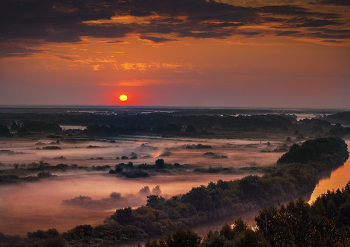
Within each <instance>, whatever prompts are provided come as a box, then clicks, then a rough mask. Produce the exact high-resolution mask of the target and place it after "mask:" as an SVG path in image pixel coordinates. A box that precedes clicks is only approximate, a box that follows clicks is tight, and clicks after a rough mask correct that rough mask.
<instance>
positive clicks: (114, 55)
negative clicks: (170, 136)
mask: <svg viewBox="0 0 350 247" xmlns="http://www.w3.org/2000/svg"><path fill="white" fill-rule="evenodd" d="M349 8H350V6H349V3H348V2H346V1H329V0H313V1H304V0H299V1H283V0H271V1H245V0H233V1H205V0H200V1H176V4H175V2H172V1H167V2H163V1H161V2H158V1H157V0H148V1H138V0H131V1H126V2H125V1H113V2H108V3H101V2H100V1H89V4H88V5H87V4H80V2H79V3H78V2H75V1H61V2H60V3H54V4H48V3H47V2H45V1H41V0H35V1H24V0H20V1H11V0H4V1H1V3H0V9H1V10H0V13H1V15H0V16H1V17H0V18H1V23H2V25H1V27H0V38H1V42H0V88H1V90H0V104H1V105H4V104H6V105H7V104H41V105H43V104H46V105H47V104H49V105H55V104H61V105H67V104H78V105H84V104H88V105H124V104H128V105H166V106H210V107H214V106H220V107H221V106H228V107H276V106H279V107H314V108H315V107H319V108H346V107H347V106H348V105H349V104H350V99H349V97H348V95H349V94H348V92H349V91H350V84H349V78H350V70H349V67H350V49H349V44H350V31H349V24H350V19H349V15H348V13H349V10H350V9H349ZM121 94H126V95H128V101H126V102H125V103H123V102H121V101H119V95H121Z"/></svg>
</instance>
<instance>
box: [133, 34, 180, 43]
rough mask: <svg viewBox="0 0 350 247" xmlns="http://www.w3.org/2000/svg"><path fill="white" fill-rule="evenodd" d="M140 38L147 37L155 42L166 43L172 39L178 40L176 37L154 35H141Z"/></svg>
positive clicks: (146, 38)
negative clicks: (168, 37)
mask: <svg viewBox="0 0 350 247" xmlns="http://www.w3.org/2000/svg"><path fill="white" fill-rule="evenodd" d="M140 39H145V40H149V41H152V42H154V43H165V42H170V41H177V40H176V39H167V38H160V37H152V36H147V35H141V36H140Z"/></svg>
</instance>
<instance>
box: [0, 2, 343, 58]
mask: <svg viewBox="0 0 350 247" xmlns="http://www.w3.org/2000/svg"><path fill="white" fill-rule="evenodd" d="M320 3H322V4H323V5H317V8H316V7H315V6H316V5H315V4H305V5H303V6H300V5H296V4H293V3H292V2H289V3H288V4H283V3H279V4H278V5H271V6H269V5H267V6H262V7H248V6H234V5H231V4H228V3H224V2H216V1H207V0H177V1H164V0H115V1H110V0H106V1H98V0H90V1H88V2H86V1H70V0H62V1H56V2H51V1H46V0H31V1H27V0H16V1H12V0H2V1H0V23H1V25H0V42H1V43H3V44H10V43H11V42H14V41H26V42H28V43H33V42H58V43H62V42H63V43H77V42H84V41H83V40H82V38H81V37H94V38H104V39H120V38H123V37H128V36H133V37H135V36H138V37H140V38H141V39H144V40H149V41H152V42H154V43H165V42H171V41H178V40H179V39H180V38H184V37H192V38H200V39H226V38H228V37H231V36H234V35H240V36H246V37H251V36H261V35H265V34H267V35H273V34H277V35H280V33H279V32H276V29H280V28H283V29H287V30H285V32H284V33H283V34H284V35H285V36H287V35H288V33H290V34H292V37H295V36H294V35H295V33H298V32H299V33H301V34H302V36H303V37H309V38H310V39H311V38H314V37H315V35H314V33H315V32H316V30H315V29H316V28H319V27H325V26H327V27H328V28H332V27H337V28H338V27H339V26H342V27H344V28H345V27H347V26H348V25H349V23H347V21H345V19H343V18H342V17H343V16H342V15H344V16H345V14H346V13H345V12H344V13H343V12H334V11H333V12H332V13H331V12H330V11H328V9H327V8H328V6H327V5H326V4H333V5H344V6H345V5H349V1H348V0H332V1H330V0H323V1H321V2H320ZM299 4H300V2H299ZM340 20H342V21H340ZM251 27H255V29H254V30H251ZM307 28H308V29H307ZM338 29H339V28H338ZM317 32H321V34H322V30H318V31H317ZM164 34H167V37H166V38H165V37H162V35H164ZM169 37H172V38H169ZM338 39H348V37H347V36H338ZM108 42H115V43H120V42H122V41H118V40H117V41H108ZM15 50H16V51H15ZM35 52H39V51H37V50H34V49H30V47H29V46H25V47H23V46H22V47H16V48H14V52H11V51H9V50H8V51H4V52H2V53H1V55H2V57H8V56H16V54H17V56H28V55H30V54H33V53H35Z"/></svg>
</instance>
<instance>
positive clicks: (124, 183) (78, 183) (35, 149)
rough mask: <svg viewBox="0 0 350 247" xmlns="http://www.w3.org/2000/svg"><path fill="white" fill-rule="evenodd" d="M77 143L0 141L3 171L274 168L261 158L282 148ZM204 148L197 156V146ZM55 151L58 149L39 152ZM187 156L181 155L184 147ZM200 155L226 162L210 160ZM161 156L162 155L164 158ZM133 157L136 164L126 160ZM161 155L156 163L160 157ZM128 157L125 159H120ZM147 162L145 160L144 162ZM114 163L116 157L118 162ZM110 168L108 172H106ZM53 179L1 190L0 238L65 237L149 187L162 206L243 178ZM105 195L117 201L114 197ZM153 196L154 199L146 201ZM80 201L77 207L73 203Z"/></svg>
mask: <svg viewBox="0 0 350 247" xmlns="http://www.w3.org/2000/svg"><path fill="white" fill-rule="evenodd" d="M113 140H114V141H115V143H114V142H113V143H111V142H109V141H107V140H103V141H102V140H101V141H86V142H77V143H73V144H72V143H62V142H61V143H59V144H52V141H51V140H47V139H40V140H35V141H20V140H14V141H8V140H6V141H2V142H0V149H1V150H11V153H8V152H4V151H3V152H2V153H1V154H0V158H1V162H2V168H3V169H9V168H13V164H15V163H18V164H26V166H27V165H28V164H29V163H31V162H33V161H35V162H38V161H39V160H41V161H45V162H48V163H49V164H51V165H57V164H60V163H64V164H68V165H70V164H77V165H79V166H86V167H92V166H104V165H109V166H111V167H112V168H113V167H114V166H115V165H116V164H118V163H119V162H126V163H127V162H133V163H134V165H136V164H141V163H149V164H154V161H155V160H156V159H158V158H162V159H164V160H165V161H166V162H169V163H175V162H178V163H180V164H191V165H195V166H196V167H205V168H208V167H246V166H264V165H269V164H273V163H274V162H276V160H277V159H278V157H279V156H280V155H281V153H280V152H261V151H262V150H273V149H275V148H277V147H280V146H282V145H283V144H282V142H279V141H276V142H271V143H270V145H267V141H264V140H262V141H250V140H220V139H205V140H203V139H195V138H191V139H187V138H147V137H139V138H138V137H131V138H113ZM198 144H203V145H210V146H211V148H200V149H196V148H195V147H196V145H198ZM47 146H56V147H59V148H60V149H47V150H45V149H43V147H47ZM192 146H193V147H194V148H191V149H189V148H186V147H192ZM207 152H211V153H214V154H216V155H218V156H219V155H220V156H219V157H221V155H225V156H227V157H225V158H215V157H213V155H204V154H205V153H207ZM164 153H167V154H166V155H164ZM132 154H133V155H137V159H129V157H130V158H131V157H132ZM162 154H163V155H162ZM122 156H128V159H125V160H123V159H121V157H122ZM145 156H146V157H145ZM116 157H119V159H118V160H117V159H116ZM112 168H111V169H112ZM52 174H53V175H57V176H58V177H56V178H53V179H50V180H40V181H38V182H33V183H25V184H17V185H4V186H2V188H3V189H2V190H1V192H0V198H1V203H0V219H3V220H2V221H1V222H2V223H0V231H1V232H4V233H7V234H21V235H25V234H26V232H28V231H31V230H33V229H48V228H56V229H58V230H59V231H66V230H68V229H70V228H72V227H74V226H75V225H78V224H98V223H102V222H103V220H104V219H105V218H106V217H107V216H109V215H110V214H111V213H113V212H114V211H115V209H116V208H123V207H126V206H131V207H137V206H141V205H144V204H145V202H146V199H147V198H146V196H147V195H148V194H147V193H144V194H142V193H139V192H140V189H142V188H144V187H145V186H148V187H149V189H150V192H152V188H154V187H156V186H157V185H159V186H160V190H161V193H160V195H161V196H163V197H165V198H169V197H171V196H175V195H178V194H183V193H186V192H188V191H189V190H190V189H191V188H192V187H197V186H200V185H207V184H208V183H209V182H211V181H214V182H216V181H217V180H219V179H222V180H224V181H227V180H234V179H238V178H241V177H243V176H245V175H247V174H241V175H233V174H196V173H191V174H185V175H184V174H176V173H174V174H172V173H169V174H166V173H165V174H162V175H158V176H152V177H150V178H142V179H136V180H135V179H134V180H128V179H124V178H119V177H116V176H115V175H109V174H106V171H85V170H69V171H56V172H52ZM112 193H120V194H118V196H117V197H114V198H113V196H111V194H112ZM149 194H153V193H149ZM79 197H80V199H79Z"/></svg>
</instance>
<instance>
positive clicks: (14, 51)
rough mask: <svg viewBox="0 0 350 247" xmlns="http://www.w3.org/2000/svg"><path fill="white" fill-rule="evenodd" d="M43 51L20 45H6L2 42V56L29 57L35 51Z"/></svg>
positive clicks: (0, 53) (0, 47)
mask: <svg viewBox="0 0 350 247" xmlns="http://www.w3.org/2000/svg"><path fill="white" fill-rule="evenodd" d="M39 52H42V50H37V49H30V48H25V47H23V46H20V45H12V44H10V45H4V44H0V57H2V58H5V57H28V56H31V55H33V54H34V53H39Z"/></svg>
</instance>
